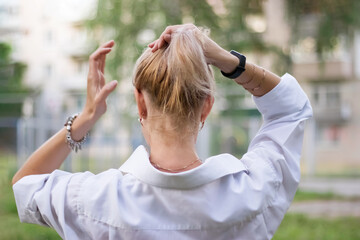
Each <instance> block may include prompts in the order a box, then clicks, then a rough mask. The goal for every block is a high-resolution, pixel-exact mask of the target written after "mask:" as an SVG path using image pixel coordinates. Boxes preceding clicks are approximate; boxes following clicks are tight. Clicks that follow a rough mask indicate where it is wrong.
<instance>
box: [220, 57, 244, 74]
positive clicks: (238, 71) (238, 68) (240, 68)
mask: <svg viewBox="0 0 360 240" xmlns="http://www.w3.org/2000/svg"><path fill="white" fill-rule="evenodd" d="M230 53H231V54H232V55H234V56H235V57H237V58H238V59H239V65H237V66H236V68H235V70H234V71H232V72H231V73H225V72H223V71H221V74H222V75H223V76H224V77H227V78H231V79H235V78H237V77H238V76H240V75H241V74H242V73H243V72H244V71H245V63H246V57H245V56H244V55H242V54H241V53H238V52H237V51H234V50H231V51H230Z"/></svg>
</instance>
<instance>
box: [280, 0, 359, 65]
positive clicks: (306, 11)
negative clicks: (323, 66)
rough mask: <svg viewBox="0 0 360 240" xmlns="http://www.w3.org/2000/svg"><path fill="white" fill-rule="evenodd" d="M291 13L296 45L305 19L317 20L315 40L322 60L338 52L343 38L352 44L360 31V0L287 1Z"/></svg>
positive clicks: (314, 23)
mask: <svg viewBox="0 0 360 240" xmlns="http://www.w3.org/2000/svg"><path fill="white" fill-rule="evenodd" d="M286 2H287V9H288V15H289V18H290V20H291V21H290V22H291V24H292V30H293V41H297V40H298V39H299V38H301V37H304V36H299V31H298V30H299V27H300V25H301V24H302V23H303V19H306V18H309V17H313V19H314V21H313V23H312V24H313V28H314V33H313V37H314V39H315V43H316V52H317V54H318V56H319V58H320V59H323V57H324V53H326V52H331V51H332V50H334V48H335V47H336V45H337V43H338V39H339V37H340V36H345V37H347V40H348V41H352V39H353V34H354V31H355V30H356V29H359V27H360V14H359V12H360V1H359V0H317V1H313V0H287V1H286Z"/></svg>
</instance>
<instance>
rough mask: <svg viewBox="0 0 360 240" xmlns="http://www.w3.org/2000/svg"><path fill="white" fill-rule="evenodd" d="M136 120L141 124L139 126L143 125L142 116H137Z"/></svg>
mask: <svg viewBox="0 0 360 240" xmlns="http://www.w3.org/2000/svg"><path fill="white" fill-rule="evenodd" d="M138 121H139V123H140V124H141V126H143V118H142V117H139V118H138Z"/></svg>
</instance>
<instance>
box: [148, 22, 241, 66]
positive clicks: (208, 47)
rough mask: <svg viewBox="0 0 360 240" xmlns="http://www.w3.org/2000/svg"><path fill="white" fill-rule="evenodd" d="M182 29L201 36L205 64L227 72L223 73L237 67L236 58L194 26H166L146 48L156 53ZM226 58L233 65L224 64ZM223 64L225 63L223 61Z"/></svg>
mask: <svg viewBox="0 0 360 240" xmlns="http://www.w3.org/2000/svg"><path fill="white" fill-rule="evenodd" d="M182 28H185V29H188V30H193V31H195V32H196V33H197V34H201V35H202V37H203V38H202V39H203V48H204V49H203V51H204V55H205V58H206V62H207V63H208V64H211V65H214V66H215V67H218V68H219V69H221V70H223V71H224V70H228V71H225V72H230V71H232V70H233V69H235V67H236V66H237V61H238V60H237V59H236V57H235V58H233V57H234V56H232V55H231V54H230V53H229V52H227V51H226V50H224V49H223V48H221V47H220V46H219V45H218V44H217V43H216V42H214V41H213V40H212V39H211V38H209V37H208V36H206V35H205V34H204V33H202V32H201V31H200V29H199V28H197V27H196V26H195V25H194V24H183V25H173V26H168V27H166V29H165V30H164V32H163V33H162V34H161V35H160V37H159V38H158V39H156V40H155V41H153V42H152V43H150V44H149V45H148V46H149V47H150V48H151V49H152V51H153V52H155V51H157V50H158V49H160V48H162V47H163V46H164V45H165V43H170V42H171V35H172V34H173V33H175V32H176V31H178V30H179V29H182ZM226 57H229V58H230V59H233V60H235V65H234V66H232V64H230V66H227V65H228V64H224V60H225V58H226ZM225 63H227V61H225ZM228 68H229V69H228Z"/></svg>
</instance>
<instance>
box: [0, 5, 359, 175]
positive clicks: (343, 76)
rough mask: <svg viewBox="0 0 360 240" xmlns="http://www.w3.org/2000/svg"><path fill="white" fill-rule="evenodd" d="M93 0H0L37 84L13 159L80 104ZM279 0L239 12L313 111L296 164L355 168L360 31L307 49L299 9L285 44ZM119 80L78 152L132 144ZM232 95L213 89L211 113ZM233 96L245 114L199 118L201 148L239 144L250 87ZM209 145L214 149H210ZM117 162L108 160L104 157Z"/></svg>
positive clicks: (305, 23)
mask: <svg viewBox="0 0 360 240" xmlns="http://www.w3.org/2000/svg"><path fill="white" fill-rule="evenodd" d="M220 2H221V1H217V0H211V1H210V0H209V3H211V4H212V5H213V6H215V7H216V8H217V9H223V8H222V7H221V6H222V4H220ZM95 3H96V1H95V0H92V1H87V0H76V1H72V0H63V1H47V0H33V1H28V0H12V1H7V0H0V40H1V41H7V42H11V43H12V45H13V47H14V50H15V51H14V53H13V57H14V59H17V60H20V61H23V62H25V63H26V64H27V65H28V71H27V73H26V76H25V79H24V80H25V84H27V85H28V86H30V87H31V88H33V89H35V90H36V91H35V93H34V94H33V96H31V97H29V98H28V99H26V100H25V102H24V118H23V119H22V120H21V121H19V129H20V130H19V132H20V133H21V134H19V144H18V146H19V159H20V160H21V161H23V160H24V159H25V158H26V157H27V155H29V154H30V153H31V152H32V151H33V150H34V148H35V147H37V146H39V145H40V144H41V143H42V142H43V141H44V140H45V139H47V138H48V137H49V136H50V135H51V134H53V133H54V132H55V131H57V130H58V129H59V128H60V126H61V125H62V124H63V122H62V120H63V119H65V117H66V116H67V115H69V114H72V113H74V112H76V111H80V110H81V107H82V106H83V105H84V100H85V98H84V96H85V89H86V74H87V69H88V65H87V62H88V59H87V56H88V54H89V52H91V51H92V50H93V49H94V47H95V43H94V42H93V39H94V38H93V36H92V35H91V34H92V33H91V32H89V31H88V30H86V28H85V26H84V19H86V18H89V17H91V16H92V14H94V7H95V6H96V4H95ZM284 4H285V3H284V0H267V1H264V14H263V15H259V14H257V15H251V16H248V17H247V18H246V19H245V20H246V23H247V24H248V25H249V28H250V29H252V30H253V31H254V32H256V33H257V34H259V35H261V36H262V37H263V38H264V40H265V42H266V43H269V44H273V45H275V46H277V47H278V48H279V49H281V50H282V51H283V52H284V53H286V54H290V55H291V58H292V61H293V67H292V69H293V70H292V72H291V73H292V74H293V75H294V76H295V77H296V78H297V79H298V81H299V82H300V84H301V85H302V86H303V88H304V89H305V91H306V92H307V94H308V96H309V97H310V100H311V102H312V105H313V108H314V119H313V120H312V121H310V122H309V123H308V124H307V129H306V134H305V141H304V154H303V163H304V164H303V165H302V166H303V172H304V173H307V174H314V173H335V172H350V171H352V170H354V171H357V170H359V169H360V157H359V156H360V148H358V147H357V143H358V142H360V121H359V120H360V119H359V118H360V108H358V107H356V104H357V103H358V102H359V100H360V99H359V98H360V96H359V94H357V92H358V91H359V90H360V84H359V83H360V81H359V80H360V33H357V34H355V35H354V37H353V39H350V41H349V39H346V38H345V37H344V38H342V39H339V44H338V45H337V47H336V49H335V51H334V52H333V53H331V54H330V53H329V54H328V56H326V58H325V61H324V62H320V61H319V60H318V58H317V57H316V54H315V42H314V26H315V25H316V22H317V21H318V20H317V17H316V16H315V15H306V16H304V17H303V18H302V20H301V22H300V23H299V25H300V28H299V29H300V30H299V31H300V32H299V36H300V38H299V39H298V40H297V41H296V42H295V43H294V44H293V43H291V40H292V39H291V37H292V36H291V28H290V25H289V20H288V19H287V17H286V7H285V5H284ZM219 6H220V7H219ZM346 42H350V43H351V44H345V43H346ZM248 54H249V55H248V58H249V59H250V60H251V61H253V62H256V63H257V64H260V65H262V66H265V67H267V68H270V69H274V70H276V68H277V66H276V65H275V64H274V63H276V61H275V60H274V56H272V55H259V54H252V53H248ZM123 82H125V81H123ZM128 82H130V81H128ZM123 84H125V83H121V86H119V89H118V90H117V91H118V94H113V95H112V101H114V102H116V104H115V105H116V106H110V109H109V113H108V114H107V115H106V118H105V119H103V120H102V122H101V124H99V125H97V128H96V130H95V131H94V132H93V133H92V136H93V137H92V140H91V142H90V144H92V145H93V146H97V147H92V148H91V149H90V150H87V151H83V152H82V153H81V154H80V155H77V156H78V157H80V158H86V159H89V158H97V157H100V158H102V157H104V156H105V157H106V156H108V157H106V158H109V159H113V160H110V161H117V160H116V158H118V157H124V156H126V155H127V154H128V153H130V151H131V149H130V148H129V146H131V145H133V146H136V145H138V144H139V143H141V142H142V139H139V138H138V137H134V136H135V135H136V134H131V133H130V131H125V130H124V128H128V129H131V132H138V133H139V127H138V126H137V125H136V124H137V123H136V122H135V123H134V119H135V117H134V116H135V115H136V113H135V112H130V111H128V112H130V113H128V115H131V116H130V118H129V116H128V117H126V116H123V115H121V114H120V113H119V112H120V111H121V109H125V108H126V106H124V102H128V100H129V99H124V98H123V99H120V98H121V97H124V96H125V97H128V96H127V95H126V94H125V92H129V85H126V84H125V85H123ZM241 94H243V93H241ZM232 95H233V96H235V97H237V96H238V95H239V92H238V91H237V90H236V91H234V90H233V89H230V90H227V91H222V90H221V89H219V98H217V101H216V103H215V104H216V109H214V110H215V111H214V112H215V116H216V114H217V113H218V112H226V108H227V107H228V108H230V107H233V106H225V105H224V104H223V103H224V101H225V100H224V99H223V97H225V96H226V97H232ZM240 97H241V98H242V105H240V106H236V107H238V108H241V109H240V110H241V111H239V118H238V119H243V120H242V121H243V122H241V123H240V124H239V122H238V119H231V118H230V117H222V118H221V119H215V120H214V121H213V123H210V124H206V125H205V128H204V130H203V131H202V132H201V135H200V140H201V139H202V145H201V147H199V149H201V150H202V151H201V156H206V155H209V152H211V151H215V152H216V151H218V150H221V151H231V152H233V151H234V150H235V151H238V152H239V153H241V152H244V151H246V149H244V147H239V146H240V145H241V146H246V144H247V141H248V139H249V138H251V137H252V136H253V135H254V134H255V132H256V131H255V130H256V129H258V127H259V125H260V124H261V119H260V116H259V114H258V113H256V109H255V106H254V104H253V103H252V100H251V96H250V95H248V94H245V96H240ZM224 106H225V108H224ZM244 115H246V118H244V117H243V116H244ZM214 118H216V117H214ZM119 121H122V123H124V124H123V125H121V126H122V127H118V126H119V125H120V124H119ZM235 123H237V124H235ZM232 126H237V127H235V128H234V127H232ZM209 134H215V135H216V134H222V135H224V136H223V138H222V139H223V143H221V144H218V143H215V144H214V143H213V144H212V143H211V142H209V140H208V139H209V137H208V136H209ZM137 135H139V136H140V134H137ZM227 136H231V137H227ZM222 145H223V147H222ZM119 146H120V147H119ZM214 146H215V147H219V149H215V150H214V149H211V148H213V147H214ZM229 146H230V147H229ZM232 146H233V147H232ZM114 159H115V160H114ZM81 164H83V162H82V163H81ZM84 164H85V165H86V166H85V165H84V166H83V167H81V169H89V166H90V165H91V166H92V165H95V166H93V167H94V168H96V167H100V168H105V167H106V164H105V166H103V165H104V164H103V163H101V162H100V163H96V162H95V163H93V162H91V161H88V162H86V163H84ZM117 164H118V163H116V162H113V163H111V165H112V166H116V165H117Z"/></svg>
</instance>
